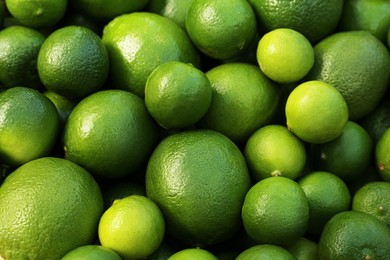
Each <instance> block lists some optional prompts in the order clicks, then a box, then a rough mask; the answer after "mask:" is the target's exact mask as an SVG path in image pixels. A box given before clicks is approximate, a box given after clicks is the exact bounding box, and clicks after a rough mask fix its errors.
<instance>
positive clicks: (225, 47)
mask: <svg viewBox="0 0 390 260" xmlns="http://www.w3.org/2000/svg"><path fill="white" fill-rule="evenodd" d="M185 25H186V29H187V33H188V35H189V36H190V38H191V40H192V42H193V43H194V44H195V46H196V47H197V48H198V49H199V50H200V51H201V52H202V53H203V54H205V55H206V56H208V57H211V58H214V59H218V60H226V59H230V58H233V57H236V56H238V55H240V54H242V53H243V52H244V51H245V50H246V49H247V48H248V47H249V46H250V44H251V43H252V41H253V39H254V38H255V37H256V33H257V23H256V16H255V13H254V11H253V9H252V7H251V6H250V4H249V3H248V1H246V0H230V1H229V2H226V1H225V0H196V1H194V2H193V3H192V4H191V5H190V7H189V9H188V11H187V16H186V22H185Z"/></svg>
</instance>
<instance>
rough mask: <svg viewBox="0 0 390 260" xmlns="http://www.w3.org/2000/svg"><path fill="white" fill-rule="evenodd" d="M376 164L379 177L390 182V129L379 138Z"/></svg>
mask: <svg viewBox="0 0 390 260" xmlns="http://www.w3.org/2000/svg"><path fill="white" fill-rule="evenodd" d="M375 162H376V167H377V169H378V172H379V175H380V176H381V177H382V178H383V179H384V180H385V181H390V167H389V165H390V128H387V129H386V131H385V132H384V133H383V134H382V136H381V137H380V138H379V140H378V142H377V143H376V146H375Z"/></svg>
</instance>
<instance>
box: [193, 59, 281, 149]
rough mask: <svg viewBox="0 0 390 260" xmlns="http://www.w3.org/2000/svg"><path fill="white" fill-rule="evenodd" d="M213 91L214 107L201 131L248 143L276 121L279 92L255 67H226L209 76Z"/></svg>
mask: <svg viewBox="0 0 390 260" xmlns="http://www.w3.org/2000/svg"><path fill="white" fill-rule="evenodd" d="M206 76H207V77H208V79H209V80H210V83H211V88H212V89H213V97H212V100H211V105H210V108H209V110H208V111H207V113H206V114H205V115H204V116H203V118H202V119H201V120H200V122H199V124H198V125H199V127H201V128H207V129H212V130H215V131H218V132H220V133H222V134H224V135H226V136H227V137H229V138H230V139H232V140H233V141H234V142H236V143H245V142H246V140H247V139H248V138H249V136H250V135H251V134H252V133H253V132H254V131H256V130H257V129H258V128H260V127H262V126H264V125H266V124H268V123H270V122H271V120H272V119H273V118H274V116H275V113H276V110H277V107H278V102H279V96H280V91H279V88H278V86H277V85H275V84H274V83H273V82H272V81H271V80H269V79H268V78H267V77H266V76H265V75H264V74H263V73H262V72H261V70H260V68H259V67H258V66H256V65H251V64H247V63H226V64H222V65H219V66H216V67H214V68H212V69H211V70H209V71H207V72H206Z"/></svg>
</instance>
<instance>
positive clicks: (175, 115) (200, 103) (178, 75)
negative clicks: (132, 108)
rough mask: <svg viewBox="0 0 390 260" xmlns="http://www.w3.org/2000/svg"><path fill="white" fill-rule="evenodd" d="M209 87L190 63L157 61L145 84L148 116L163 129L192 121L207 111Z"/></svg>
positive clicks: (180, 125)
mask: <svg viewBox="0 0 390 260" xmlns="http://www.w3.org/2000/svg"><path fill="white" fill-rule="evenodd" d="M211 98H212V89H211V84H210V81H209V79H208V78H207V77H206V75H205V74H204V73H203V72H202V71H201V70H199V69H197V68H196V67H194V66H193V65H192V64H188V63H183V62H180V61H170V62H165V63H163V64H160V65H158V66H157V67H156V68H155V69H154V70H153V71H152V73H151V74H150V75H149V77H148V79H147V81H146V85H145V104H146V107H147V109H148V111H149V113H150V114H151V116H152V117H153V118H154V119H155V120H156V121H157V123H159V124H160V125H161V126H162V127H164V128H167V129H177V128H185V127H189V126H192V125H194V124H195V123H196V122H198V121H199V120H200V119H201V118H202V117H203V116H204V115H205V114H206V112H207V110H208V109H209V107H210V103H211Z"/></svg>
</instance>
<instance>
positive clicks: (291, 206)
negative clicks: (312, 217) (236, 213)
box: [242, 176, 309, 246]
mask: <svg viewBox="0 0 390 260" xmlns="http://www.w3.org/2000/svg"><path fill="white" fill-rule="evenodd" d="M281 209H283V210H281ZM242 221H243V224H244V228H245V230H246V232H247V233H248V235H249V236H250V237H252V238H253V239H254V240H255V241H257V242H258V243H261V244H266V243H269V244H275V245H280V246H288V245H291V244H292V243H293V242H295V241H296V240H297V239H299V238H301V237H302V236H303V235H304V234H305V232H306V228H307V226H308V223H309V204H308V200H307V199H306V196H305V193H304V191H303V190H302V188H301V187H300V186H299V185H298V184H297V183H296V182H295V181H293V180H291V179H289V178H286V177H282V176H279V177H270V178H266V179H263V180H261V181H259V182H257V183H256V184H254V185H253V186H252V187H251V188H250V190H249V191H248V193H247V194H246V197H245V200H244V204H243V206H242Z"/></svg>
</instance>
